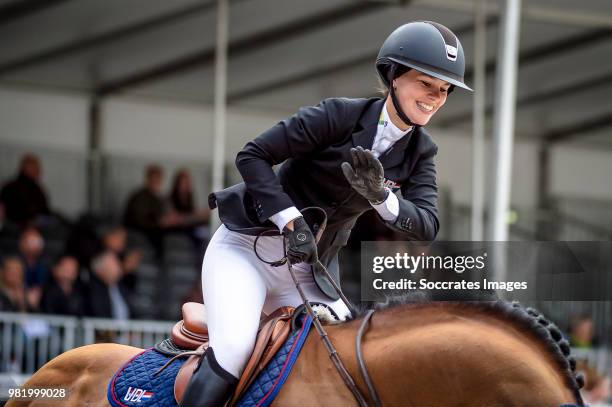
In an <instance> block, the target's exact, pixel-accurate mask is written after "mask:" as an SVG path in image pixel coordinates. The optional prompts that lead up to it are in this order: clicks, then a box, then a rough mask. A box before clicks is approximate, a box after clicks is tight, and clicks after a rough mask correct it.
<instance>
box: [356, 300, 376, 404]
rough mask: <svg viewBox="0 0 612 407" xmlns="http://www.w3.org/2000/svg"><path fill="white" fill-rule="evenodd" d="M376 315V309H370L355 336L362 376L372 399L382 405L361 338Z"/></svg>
mask: <svg viewBox="0 0 612 407" xmlns="http://www.w3.org/2000/svg"><path fill="white" fill-rule="evenodd" d="M372 315H374V310H373V309H371V310H368V312H367V313H366V314H365V316H364V317H363V321H361V325H360V326H359V331H357V336H356V337H355V353H356V355H357V363H358V364H359V372H360V373H361V377H362V378H363V381H364V382H365V384H366V386H367V387H368V393H369V395H370V400H372V401H373V402H374V406H375V407H381V406H382V403H381V401H380V398H379V397H378V393H376V388H375V387H374V383H373V382H372V379H371V378H370V374H369V373H368V369H367V368H366V365H365V360H364V359H363V353H362V352H361V340H362V338H363V334H364V333H365V331H366V329H367V327H368V324H369V322H370V319H371V318H372Z"/></svg>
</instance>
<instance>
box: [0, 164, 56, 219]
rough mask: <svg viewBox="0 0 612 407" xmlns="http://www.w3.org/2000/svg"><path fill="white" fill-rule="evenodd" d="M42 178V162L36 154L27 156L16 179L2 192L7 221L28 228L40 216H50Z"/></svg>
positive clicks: (0, 198) (1, 198)
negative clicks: (41, 181)
mask: <svg viewBox="0 0 612 407" xmlns="http://www.w3.org/2000/svg"><path fill="white" fill-rule="evenodd" d="M40 178H41V166H40V160H39V159H38V157H37V156H35V155H34V154H25V155H24V156H23V157H22V159H21V163H20V165H19V173H18V174H17V176H16V177H15V179H13V180H12V181H10V182H8V183H7V184H6V185H4V187H3V188H2V190H1V191H0V201H1V202H2V205H3V206H4V211H5V216H6V219H7V220H9V221H11V222H13V223H16V224H18V225H19V226H21V227H26V226H28V225H32V224H34V223H35V222H36V220H37V218H38V217H39V216H40V215H49V213H50V212H49V204H48V201H47V195H46V193H45V191H44V189H43V187H42V185H41V183H40Z"/></svg>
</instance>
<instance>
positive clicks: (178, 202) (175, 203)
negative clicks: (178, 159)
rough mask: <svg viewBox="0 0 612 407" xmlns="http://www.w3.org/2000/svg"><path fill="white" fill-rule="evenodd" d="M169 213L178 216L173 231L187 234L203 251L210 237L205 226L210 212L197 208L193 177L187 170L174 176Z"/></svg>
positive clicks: (197, 247)
mask: <svg viewBox="0 0 612 407" xmlns="http://www.w3.org/2000/svg"><path fill="white" fill-rule="evenodd" d="M168 213H172V214H175V215H176V222H177V225H176V226H175V227H174V228H173V230H175V231H180V232H184V233H186V234H187V235H188V236H189V237H190V238H191V239H192V240H193V243H194V245H195V247H196V249H197V250H199V251H202V248H203V247H202V244H203V243H204V242H205V241H206V240H207V239H208V238H209V237H210V231H209V230H208V228H207V227H206V226H204V225H206V224H207V223H208V219H209V217H210V210H209V209H208V208H205V209H198V208H197V206H196V203H195V198H194V196H193V185H192V183H191V176H190V175H189V172H188V171H187V170H185V169H182V170H179V171H178V172H177V173H176V175H175V176H174V181H173V182H172V191H171V192H170V196H169V197H168Z"/></svg>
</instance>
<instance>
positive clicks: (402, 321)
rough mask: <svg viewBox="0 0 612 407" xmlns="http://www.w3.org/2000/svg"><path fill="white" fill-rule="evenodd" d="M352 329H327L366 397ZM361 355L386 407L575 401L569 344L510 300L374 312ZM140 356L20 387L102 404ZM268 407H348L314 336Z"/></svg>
mask: <svg viewBox="0 0 612 407" xmlns="http://www.w3.org/2000/svg"><path fill="white" fill-rule="evenodd" d="M358 327H359V321H358V320H354V321H350V322H346V323H343V324H339V325H329V326H326V330H327V331H328V333H329V337H330V339H331V341H332V343H333V344H334V346H335V347H336V349H337V350H338V352H339V354H340V356H341V358H342V360H343V362H344V364H345V365H346V367H347V369H348V371H349V372H350V373H351V375H352V376H353V378H354V379H355V381H356V383H357V385H358V387H359V388H360V389H361V391H362V393H363V394H367V391H366V387H365V384H364V382H363V380H362V379H361V376H360V374H359V369H358V366H357V361H356V359H355V335H356V332H357V330H358ZM362 349H363V356H364V359H365V362H366V366H367V369H368V371H369V374H370V377H371V378H372V381H373V382H374V385H375V387H376V390H377V392H378V395H379V397H380V399H381V401H382V404H383V405H384V406H414V407H428V406H432V407H441V406H444V407H464V406H465V407H479V406H483V407H496V406H497V407H506V406H522V407H534V406H536V407H559V406H562V405H573V406H582V405H583V404H582V400H581V398H580V393H579V388H580V386H581V385H582V379H581V378H580V377H576V376H575V363H574V361H573V360H572V358H570V357H569V345H568V344H567V342H566V341H565V340H564V339H563V338H562V337H561V333H560V332H559V330H558V329H557V328H556V327H555V326H554V325H552V324H551V323H550V322H548V321H547V320H546V319H545V318H544V317H543V316H541V315H539V314H538V313H537V312H536V311H534V310H531V309H527V310H526V309H524V308H522V307H520V306H518V304H509V303H506V302H501V301H496V302H483V303H454V302H438V303H435V302H432V303H429V302H428V303H419V304H404V305H400V306H395V307H391V308H388V309H385V310H379V311H377V312H376V313H375V314H374V316H373V318H372V320H371V321H370V326H369V328H368V331H367V332H366V334H365V335H364V338H363V343H362ZM140 351H141V349H138V348H133V347H129V346H124V345H116V344H97V345H89V346H84V347H81V348H77V349H73V350H71V351H68V352H66V353H64V354H62V355H60V356H58V357H56V358H55V359H53V360H51V361H50V362H49V363H47V364H46V365H44V366H43V367H42V368H41V369H40V370H39V371H38V372H36V374H34V375H33V376H32V378H31V379H30V380H29V381H28V382H27V383H26V384H25V386H26V387H27V386H38V387H50V386H58V387H65V388H68V391H69V399H68V401H65V400H64V401H61V402H58V403H57V405H62V406H63V405H74V406H85V405H91V406H94V405H107V401H106V389H107V384H108V382H109V379H110V378H111V376H112V375H113V373H115V371H116V370H117V369H119V368H120V367H121V366H122V365H123V364H124V363H125V362H126V361H127V360H128V359H130V358H131V357H132V356H134V355H135V354H137V353H138V352H140ZM22 403H23V402H22ZM30 403H31V405H33V406H35V405H45V406H47V405H52V403H50V402H49V400H40V401H32V402H30ZM26 404H28V403H23V405H26ZM17 405H21V403H16V402H9V403H8V404H7V406H9V407H13V406H17ZM28 405H29V404H28ZM274 405H278V406H299V407H304V406H313V405H317V406H349V405H356V402H355V399H354V398H353V396H352V394H351V392H350V391H349V390H348V388H347V387H346V386H345V384H344V382H343V381H342V379H341V378H340V375H339V374H338V372H337V371H336V369H335V368H334V366H333V364H332V363H331V361H330V359H329V356H328V354H327V352H326V350H325V348H324V346H323V345H322V344H321V341H320V339H319V337H318V335H317V333H316V332H315V331H314V330H312V331H311V332H310V335H309V336H308V338H307V340H306V343H305V345H304V348H303V350H302V353H301V355H300V357H299V358H298V361H297V362H296V364H295V366H294V367H293V370H292V372H291V374H290V375H289V377H288V379H287V382H286V383H285V385H284V386H283V388H282V389H281V391H280V393H279V394H278V396H277V397H276V399H275V401H274Z"/></svg>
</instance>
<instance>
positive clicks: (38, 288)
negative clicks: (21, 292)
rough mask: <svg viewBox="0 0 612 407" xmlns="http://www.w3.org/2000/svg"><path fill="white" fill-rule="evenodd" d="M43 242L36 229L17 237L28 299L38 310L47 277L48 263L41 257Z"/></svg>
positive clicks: (30, 229) (26, 231) (26, 230)
mask: <svg viewBox="0 0 612 407" xmlns="http://www.w3.org/2000/svg"><path fill="white" fill-rule="evenodd" d="M44 247H45V241H44V239H43V237H42V235H41V234H40V233H39V232H38V230H37V229H35V228H33V227H29V228H27V229H25V230H24V231H23V232H22V233H21V236H20V237H19V256H20V257H21V260H22V261H23V267H24V272H25V286H26V291H27V293H28V297H29V298H31V299H32V300H33V301H34V302H33V303H32V304H31V305H32V306H33V308H34V309H36V308H38V304H39V302H40V297H41V295H42V287H43V285H44V284H45V282H46V281H47V277H48V268H49V266H48V262H47V259H46V258H45V257H44V256H43V249H44Z"/></svg>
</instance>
